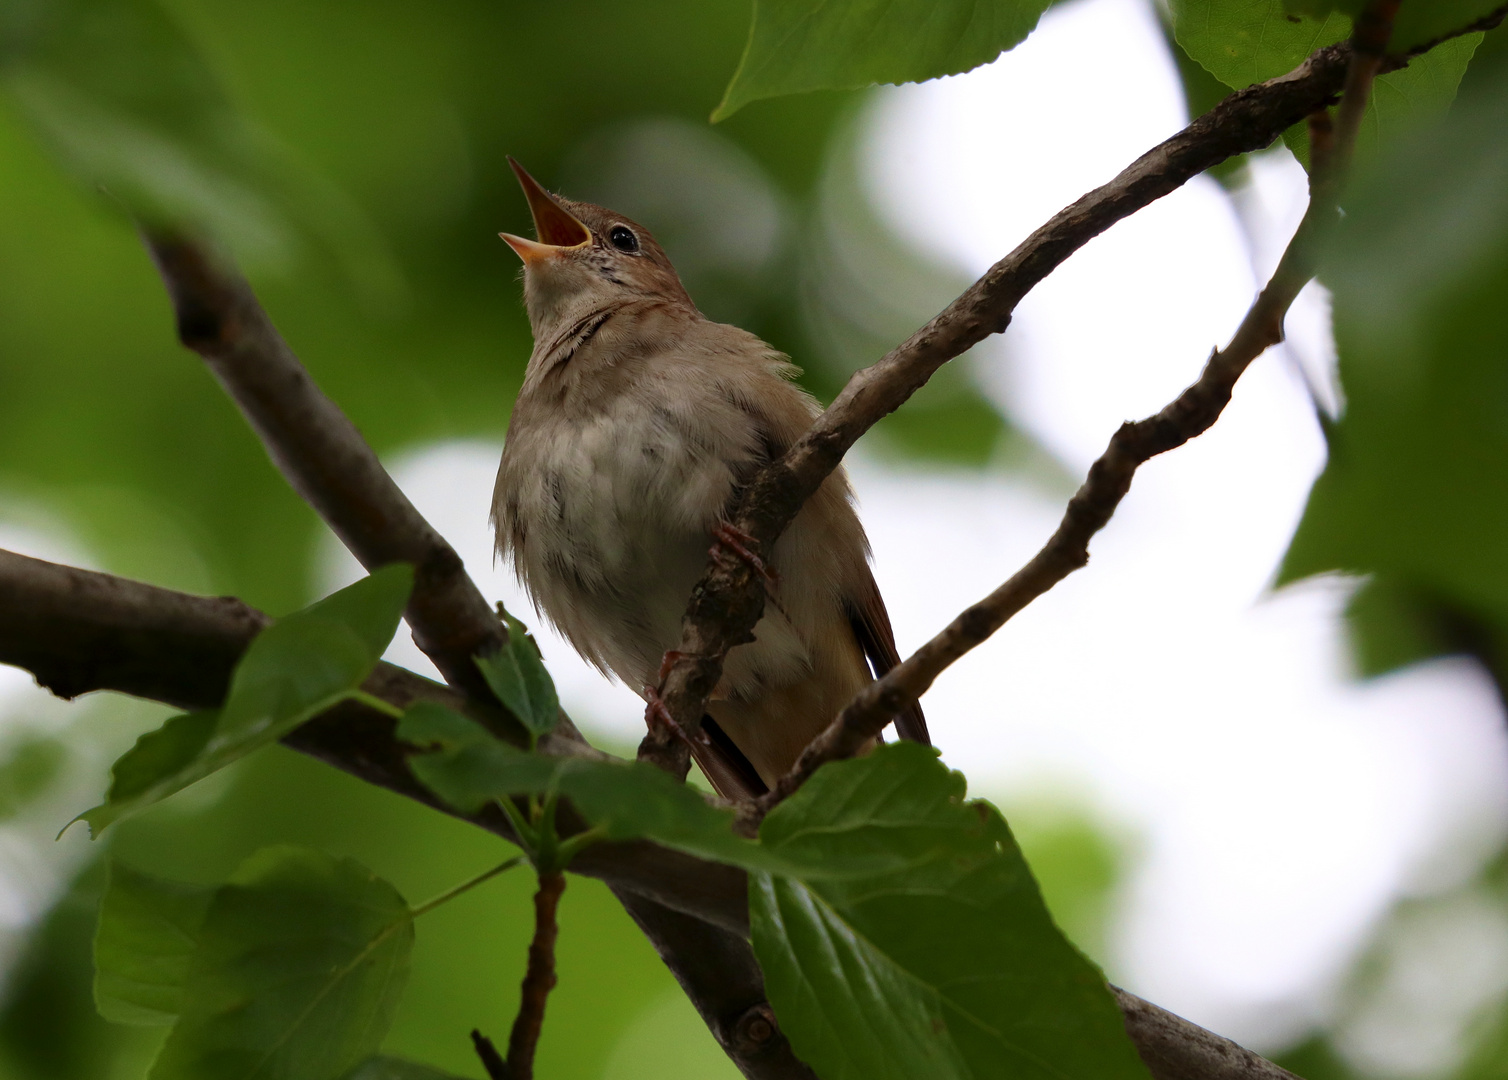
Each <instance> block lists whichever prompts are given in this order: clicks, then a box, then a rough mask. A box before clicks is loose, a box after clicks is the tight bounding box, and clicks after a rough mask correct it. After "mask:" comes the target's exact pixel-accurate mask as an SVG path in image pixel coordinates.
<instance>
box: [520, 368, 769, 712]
mask: <svg viewBox="0 0 1508 1080" xmlns="http://www.w3.org/2000/svg"><path fill="white" fill-rule="evenodd" d="M659 389H661V388H659V387H654V386H650V387H638V388H635V389H634V390H633V392H630V393H626V394H621V395H619V396H617V397H616V398H615V399H614V400H611V401H608V402H605V403H603V404H602V405H601V407H599V408H598V409H596V410H594V411H590V412H587V411H575V414H574V415H571V414H569V413H568V412H567V411H566V410H560V409H557V410H552V411H551V414H550V416H549V418H548V419H547V420H540V419H536V420H535V421H534V422H531V423H529V424H528V425H526V426H524V427H523V429H522V430H519V431H518V432H517V433H513V432H510V437H509V442H508V446H507V450H506V452H505V454H504V460H503V467H502V470H501V472H500V474H499V483H498V492H497V500H496V511H497V516H498V524H499V532H500V536H501V537H502V538H503V540H504V543H505V544H506V545H507V546H510V547H511V548H512V551H511V555H512V557H513V560H514V563H515V566H516V568H517V569H518V571H519V574H520V577H521V578H522V579H523V581H524V584H525V586H526V587H527V588H528V590H529V592H530V594H531V596H532V598H533V599H534V601H535V602H536V603H537V604H538V605H539V607H540V609H541V610H542V611H543V612H544V614H546V615H547V616H548V617H549V618H550V620H551V621H552V622H554V623H555V624H556V625H557V626H558V627H560V629H561V630H562V631H563V632H564V633H565V634H566V636H567V637H569V638H570V639H571V640H572V643H573V644H575V645H576V647H577V648H578V649H579V650H581V651H582V652H583V653H585V654H587V655H588V656H590V657H592V658H594V659H596V660H597V661H598V662H599V663H600V664H601V665H602V666H603V667H607V668H610V669H612V670H614V671H617V672H618V673H619V674H620V675H621V676H623V677H624V678H625V680H626V681H630V684H631V685H632V684H633V683H632V680H633V679H642V678H643V677H644V675H643V668H644V667H645V665H646V664H649V665H650V667H651V670H652V665H653V664H654V663H658V657H659V655H660V653H662V652H663V650H664V649H665V648H667V647H669V646H668V645H667V644H666V643H667V642H672V641H674V640H675V637H676V636H677V633H678V630H679V626H680V619H681V615H682V613H683V612H684V610H685V605H686V601H687V598H688V597H689V595H690V592H691V587H692V585H693V584H694V583H695V582H696V580H697V578H698V576H699V575H700V573H701V571H702V569H703V568H704V567H705V565H706V558H707V547H708V543H709V534H710V531H711V529H712V526H713V525H714V524H715V523H716V521H717V519H718V517H719V515H720V514H721V513H722V511H723V508H724V506H725V504H726V503H727V501H728V499H729V496H730V495H731V493H732V491H733V486H734V483H735V475H734V473H735V468H736V467H737V466H738V464H739V462H740V461H742V460H744V459H746V458H747V457H748V455H749V442H750V436H749V433H748V432H747V431H743V432H741V431H740V430H739V428H740V426H742V427H743V428H747V427H748V426H749V425H748V421H747V418H746V417H741V416H739V415H737V410H736V409H724V408H719V406H718V404H717V402H716V401H705V400H704V401H696V400H691V401H687V400H684V399H685V398H687V397H688V395H686V394H684V393H683V394H681V395H680V397H681V398H682V399H683V400H676V396H675V395H674V394H672V393H657V392H655V391H656V390H659ZM692 397H694V395H692ZM730 413H731V414H733V415H728V414H730ZM630 672H632V674H630Z"/></svg>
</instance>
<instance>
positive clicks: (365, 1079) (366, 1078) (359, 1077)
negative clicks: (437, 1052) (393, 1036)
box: [344, 1055, 460, 1080]
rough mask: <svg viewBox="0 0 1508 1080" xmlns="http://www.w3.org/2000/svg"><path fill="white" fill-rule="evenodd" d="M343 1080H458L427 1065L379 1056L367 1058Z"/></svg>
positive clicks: (452, 1075) (451, 1074)
mask: <svg viewBox="0 0 1508 1080" xmlns="http://www.w3.org/2000/svg"><path fill="white" fill-rule="evenodd" d="M344 1080H460V1078H459V1077H457V1076H456V1075H455V1074H454V1073H448V1072H442V1071H441V1070H439V1069H432V1068H430V1067H429V1066H428V1065H420V1064H418V1063H417V1062H413V1061H405V1060H404V1059H403V1058H397V1057H388V1056H386V1055H381V1056H378V1057H373V1058H368V1059H367V1060H366V1061H363V1062H362V1063H361V1064H360V1065H358V1066H356V1068H354V1069H352V1070H351V1071H350V1072H348V1073H346V1075H345V1077H344Z"/></svg>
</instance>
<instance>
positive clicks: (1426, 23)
mask: <svg viewBox="0 0 1508 1080" xmlns="http://www.w3.org/2000/svg"><path fill="white" fill-rule="evenodd" d="M1283 2H1284V7H1285V8H1287V10H1288V11H1289V12H1290V13H1292V14H1295V15H1308V16H1312V17H1316V18H1323V17H1324V16H1326V15H1328V14H1329V13H1330V12H1332V11H1334V12H1340V13H1341V14H1342V15H1343V16H1345V17H1346V18H1348V19H1354V18H1355V17H1356V16H1357V15H1359V14H1360V13H1361V10H1362V8H1364V7H1365V6H1366V0H1283ZM1501 6H1502V0H1426V2H1424V3H1417V2H1410V3H1405V4H1403V5H1402V6H1400V7H1399V9H1398V14H1397V15H1396V16H1395V17H1394V19H1393V36H1392V37H1391V38H1390V39H1389V41H1388V51H1389V52H1392V53H1401V52H1404V51H1406V50H1409V49H1416V48H1418V47H1420V46H1421V45H1427V44H1429V43H1430V42H1432V41H1438V40H1440V39H1441V38H1443V37H1444V36H1445V35H1447V34H1452V33H1458V32H1460V31H1461V30H1463V29H1465V28H1466V27H1468V26H1472V25H1474V24H1475V23H1476V22H1477V21H1478V20H1479V19H1483V18H1486V17H1487V16H1488V15H1490V14H1492V13H1493V12H1494V11H1496V10H1497V9H1498V8H1499V7H1501Z"/></svg>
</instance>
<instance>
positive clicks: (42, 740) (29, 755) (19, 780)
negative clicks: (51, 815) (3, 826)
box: [0, 736, 68, 821]
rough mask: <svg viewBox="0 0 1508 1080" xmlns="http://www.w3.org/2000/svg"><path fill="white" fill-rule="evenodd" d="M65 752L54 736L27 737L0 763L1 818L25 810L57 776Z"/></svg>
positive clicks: (60, 769)
mask: <svg viewBox="0 0 1508 1080" xmlns="http://www.w3.org/2000/svg"><path fill="white" fill-rule="evenodd" d="M67 756H68V751H67V750H66V749H65V748H64V746H63V744H62V743H61V742H59V741H58V740H57V739H51V738H46V737H39V736H29V737H26V738H23V739H20V740H19V741H17V742H16V744H15V745H14V746H12V747H11V748H10V756H9V757H7V758H6V759H5V760H4V761H3V762H0V821H5V820H7V819H8V818H12V817H15V816H16V815H17V814H19V813H20V812H21V811H22V810H24V809H26V807H27V805H29V804H30V803H31V802H32V801H33V800H35V799H36V798H37V797H38V796H40V795H41V794H42V793H43V792H44V791H46V790H47V789H48V787H49V786H51V784H52V782H53V781H54V780H56V779H57V777H58V774H59V773H60V772H61V771H62V768H63V761H64V759H66V758H67Z"/></svg>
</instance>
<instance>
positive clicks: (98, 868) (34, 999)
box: [0, 860, 156, 1080]
mask: <svg viewBox="0 0 1508 1080" xmlns="http://www.w3.org/2000/svg"><path fill="white" fill-rule="evenodd" d="M104 877H105V874H104V866H103V864H102V861H100V860H94V861H91V862H90V863H89V864H88V865H87V866H85V867H84V868H83V870H82V872H81V873H80V874H79V875H78V876H77V877H76V878H75V879H74V880H73V882H72V883H71V884H70V885H69V886H68V887H67V889H66V890H65V892H64V893H63V895H62V896H61V897H59V898H58V900H57V901H56V903H54V904H53V906H52V908H51V910H50V911H48V912H47V913H46V915H45V917H44V918H43V919H42V920H41V921H40V922H39V923H38V925H37V926H36V927H35V929H34V930H33V931H32V933H31V934H30V935H29V939H28V940H26V942H25V945H24V948H23V949H22V950H21V952H20V954H19V955H18V956H16V958H15V959H14V960H13V961H11V962H9V963H8V964H7V967H6V972H5V1000H4V1001H3V1002H0V1076H3V1077H5V1080H100V1078H101V1077H110V1076H115V1075H121V1074H117V1073H113V1072H112V1071H111V1070H112V1066H113V1065H114V1064H115V1063H116V1062H117V1061H118V1060H119V1058H118V1057H117V1055H119V1054H121V1052H122V1051H128V1050H129V1049H130V1047H131V1044H132V1043H133V1042H134V1041H135V1040H134V1039H133V1036H138V1035H140V1034H143V1033H146V1034H148V1035H152V1034H156V1032H153V1031H151V1029H146V1028H125V1027H120V1026H117V1025H115V1024H109V1023H106V1022H105V1021H104V1020H102V1019H101V1018H100V1016H99V1014H98V1013H97V1012H96V1011H95V1009H94V1002H93V1000H92V997H91V994H90V983H91V980H92V978H93V964H92V962H91V957H90V947H89V942H90V936H91V933H92V931H93V929H94V923H95V913H96V911H97V910H98V908H99V897H100V890H101V888H102V883H103V881H104Z"/></svg>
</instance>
